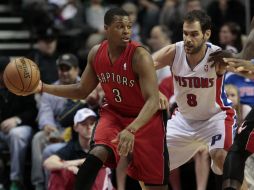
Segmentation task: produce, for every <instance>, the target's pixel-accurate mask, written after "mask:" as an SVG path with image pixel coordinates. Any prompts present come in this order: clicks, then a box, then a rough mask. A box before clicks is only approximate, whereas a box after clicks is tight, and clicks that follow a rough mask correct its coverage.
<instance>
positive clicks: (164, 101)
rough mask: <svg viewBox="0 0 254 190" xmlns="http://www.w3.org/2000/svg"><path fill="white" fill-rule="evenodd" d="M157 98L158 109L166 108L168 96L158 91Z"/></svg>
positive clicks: (167, 107)
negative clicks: (158, 100) (158, 101)
mask: <svg viewBox="0 0 254 190" xmlns="http://www.w3.org/2000/svg"><path fill="white" fill-rule="evenodd" d="M159 99H160V109H161V110H168V109H169V103H168V98H167V97H166V96H165V95H164V94H163V93H161V92H159Z"/></svg>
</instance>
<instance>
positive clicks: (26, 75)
mask: <svg viewBox="0 0 254 190" xmlns="http://www.w3.org/2000/svg"><path fill="white" fill-rule="evenodd" d="M3 78H4V83H5V86H6V87H7V88H8V90H9V91H11V92H12V93H14V94H17V95H26V94H29V93H31V92H33V91H34V90H35V89H36V87H37V86H38V84H39V82H40V71H39V68H38V66H37V65H36V63H34V62H33V61H32V60H30V59H27V58H25V57H19V58H16V59H13V60H11V62H10V63H9V64H8V65H7V66H6V68H5V70H4V75H3Z"/></svg>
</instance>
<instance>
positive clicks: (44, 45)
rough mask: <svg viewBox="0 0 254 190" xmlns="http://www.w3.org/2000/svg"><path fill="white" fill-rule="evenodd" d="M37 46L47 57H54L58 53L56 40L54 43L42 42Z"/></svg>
mask: <svg viewBox="0 0 254 190" xmlns="http://www.w3.org/2000/svg"><path fill="white" fill-rule="evenodd" d="M37 45H38V49H39V50H40V51H41V52H42V53H44V54H46V55H52V54H54V53H55V51H56V46H57V41H56V40H53V41H44V40H40V41H38V43H37Z"/></svg>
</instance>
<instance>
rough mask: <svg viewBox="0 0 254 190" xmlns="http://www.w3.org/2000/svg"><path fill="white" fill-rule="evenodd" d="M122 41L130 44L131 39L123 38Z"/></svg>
mask: <svg viewBox="0 0 254 190" xmlns="http://www.w3.org/2000/svg"><path fill="white" fill-rule="evenodd" d="M122 41H123V42H125V43H128V42H129V41H130V38H129V37H123V38H122Z"/></svg>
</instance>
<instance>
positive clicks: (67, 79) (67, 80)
mask: <svg viewBox="0 0 254 190" xmlns="http://www.w3.org/2000/svg"><path fill="white" fill-rule="evenodd" d="M78 74H79V69H78V68H77V67H70V66H68V65H59V66H58V76H59V80H60V82H61V83H62V84H73V83H75V82H76V80H77V77H78Z"/></svg>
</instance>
